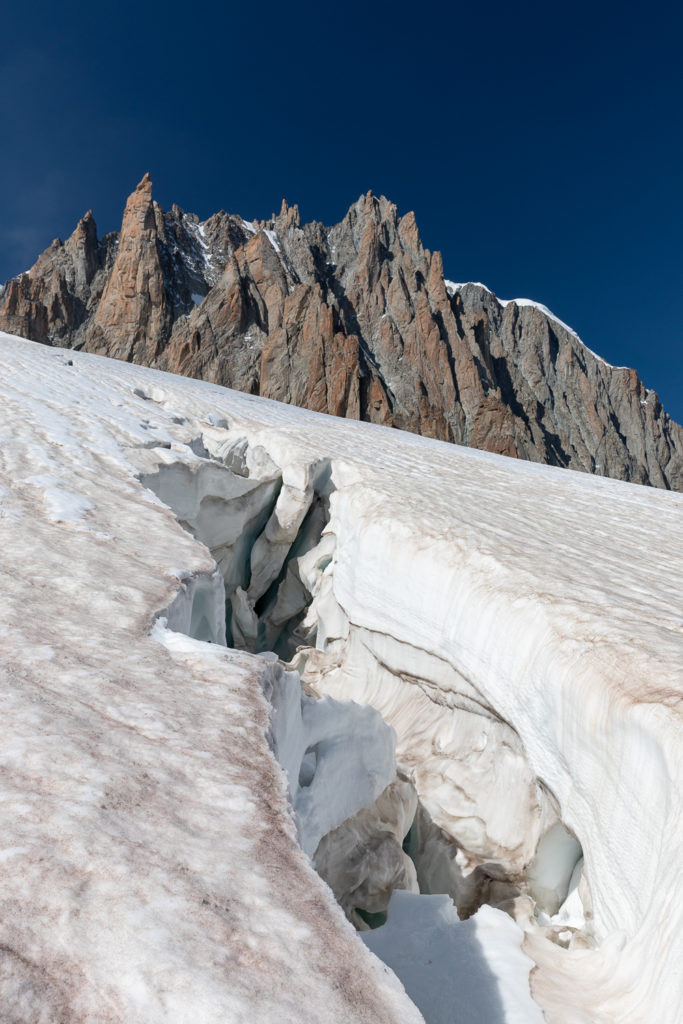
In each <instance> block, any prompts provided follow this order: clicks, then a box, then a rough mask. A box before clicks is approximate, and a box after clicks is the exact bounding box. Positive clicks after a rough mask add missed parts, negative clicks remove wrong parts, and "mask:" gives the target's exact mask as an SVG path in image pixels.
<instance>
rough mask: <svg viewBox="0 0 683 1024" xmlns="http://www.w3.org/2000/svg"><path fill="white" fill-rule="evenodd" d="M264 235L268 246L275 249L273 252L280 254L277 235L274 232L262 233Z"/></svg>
mask: <svg viewBox="0 0 683 1024" xmlns="http://www.w3.org/2000/svg"><path fill="white" fill-rule="evenodd" d="M264 234H265V236H266V238H267V239H268V241H269V242H270V244H271V245H272V247H273V249H275V252H277V253H280V252H282V250H281V249H280V243H279V242H278V240H277V235H276V234H275V232H274V231H268V230H266V231H264Z"/></svg>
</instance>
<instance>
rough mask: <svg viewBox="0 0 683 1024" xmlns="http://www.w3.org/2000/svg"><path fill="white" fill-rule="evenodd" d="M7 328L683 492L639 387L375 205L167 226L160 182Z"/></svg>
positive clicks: (76, 253)
mask: <svg viewBox="0 0 683 1024" xmlns="http://www.w3.org/2000/svg"><path fill="white" fill-rule="evenodd" d="M0 329H2V330H5V331H8V332H10V333H14V334H21V335H24V336H25V337H32V338H34V339H35V340H38V341H43V342H47V343H50V344H57V345H64V346H67V347H77V348H85V349H87V350H90V351H94V352H100V353H102V354H106V355H110V356H115V357H118V358H122V359H130V360H133V361H135V362H141V363H145V364H149V365H154V366H157V367H159V368H161V369H166V370H171V371H173V372H176V373H183V374H186V375H189V376H195V377H200V378H203V379H205V380H210V381H214V382H216V383H220V384H224V385H228V386H229V387H234V388H238V389H240V390H244V391H247V392H250V393H253V394H262V395H265V396H267V397H270V398H276V399H279V400H281V401H285V402H291V403H294V404H296V405H301V406H305V407H307V408H310V409H314V410H317V411H322V412H329V413H332V414H334V415H337V416H348V417H352V418H360V419H365V420H371V421H373V422H376V423H383V424H386V425H391V426H395V427H399V428H402V429H405V430H411V431H414V432H416V433H421V434H424V435H426V436H430V437H436V438H441V439H444V440H450V441H455V442H456V443H459V444H470V445H473V446H475V447H481V448H485V449H488V450H489V451H494V452H499V453H502V454H505V455H511V456H514V457H516V458H522V459H530V460H533V461H537V462H547V463H550V464H553V465H559V466H569V467H571V468H574V469H581V470H585V471H588V472H596V473H602V474H604V475H608V476H614V477H619V478H622V479H626V480H633V481H636V482H639V483H650V484H654V485H655V486H659V487H671V488H675V489H678V490H683V430H681V428H680V427H679V426H678V425H677V424H675V423H673V422H672V421H671V420H670V419H669V417H668V416H667V414H666V413H665V412H664V410H663V409H662V407H661V405H660V403H659V400H658V399H657V396H656V395H655V394H654V392H652V391H648V390H647V389H646V388H645V387H644V386H643V384H642V383H641V381H640V380H639V379H638V376H637V374H636V373H635V371H633V370H624V369H620V368H615V367H611V366H608V365H607V364H606V363H604V362H602V361H601V360H600V359H598V358H597V357H595V356H594V355H593V354H592V353H591V352H590V351H589V350H588V349H586V348H585V347H584V346H583V345H582V344H581V342H580V341H579V339H578V338H577V337H576V335H574V334H573V333H572V332H570V331H569V330H567V329H566V328H565V327H564V326H563V325H561V324H560V323H559V322H558V321H557V320H555V319H554V318H553V317H552V316H548V315H547V314H546V313H544V312H543V311H542V310H540V309H539V308H537V307H535V306H530V305H521V306H518V305H517V304H515V303H514V302H510V303H507V304H505V305H504V304H502V303H500V302H498V300H497V298H496V296H495V295H494V294H493V293H492V292H490V291H488V290H487V289H486V288H483V287H482V286H479V285H472V284H469V285H463V286H457V287H454V286H451V285H448V286H447V284H446V282H445V280H444V272H443V263H442V259H441V254H440V253H438V252H435V253H430V252H429V251H428V250H425V249H423V247H422V244H421V242H420V237H419V232H418V228H417V223H416V221H415V216H414V214H413V213H408V214H406V215H405V216H404V217H401V218H399V216H398V213H397V210H396V207H395V206H394V205H393V204H392V203H390V202H389V201H388V200H387V199H385V198H384V197H383V196H382V197H380V198H377V197H376V196H374V195H373V194H372V192H368V193H367V194H366V195H364V196H361V198H360V199H359V200H358V202H356V203H355V204H354V205H353V206H351V208H350V209H349V211H348V213H347V214H346V216H345V217H344V219H343V220H342V221H341V222H340V223H339V224H337V225H336V226H334V227H332V228H325V227H323V225H321V224H318V223H315V222H313V223H311V224H303V225H302V223H301V219H300V216H299V211H298V208H297V207H296V206H291V207H290V206H288V205H287V203H286V202H285V201H284V200H283V203H282V207H281V209H280V213H279V214H278V216H273V217H272V218H271V219H270V220H269V221H264V222H261V223H260V224H256V223H253V224H247V223H246V222H244V221H243V220H242V219H241V218H240V217H236V216H231V215H229V214H227V213H225V212H224V211H221V212H219V213H217V214H215V215H214V216H213V217H210V218H209V219H208V220H207V221H205V222H203V223H200V222H199V220H198V218H197V217H196V216H194V215H193V214H186V213H183V211H182V210H181V209H180V208H179V207H177V206H173V207H172V209H171V210H170V211H169V212H168V213H164V212H163V211H162V210H161V209H160V207H159V206H158V205H157V204H156V203H155V202H154V200H153V198H152V185H151V181H150V179H149V176H148V175H145V177H144V178H143V180H142V181H141V182H140V184H139V185H138V187H137V189H136V190H135V192H134V193H133V195H132V196H131V197H130V199H129V200H128V203H127V204H126V210H125V213H124V218H123V225H122V228H121V233H120V236H116V235H109V236H105V238H103V239H102V240H101V241H98V239H97V230H96V227H95V221H94V220H93V217H92V214H91V213H88V214H86V216H85V217H84V218H83V220H82V221H81V222H80V223H79V224H78V226H77V228H76V230H75V231H74V234H73V235H72V236H71V238H70V239H68V240H67V242H66V243H62V242H60V241H59V239H57V240H56V241H55V242H53V244H52V245H51V246H50V247H49V248H48V249H47V250H46V251H45V252H44V253H43V254H42V256H40V257H39V259H38V261H37V262H36V264H35V266H34V267H33V268H32V269H31V271H30V272H29V273H28V274H24V275H22V276H21V277H19V278H15V279H13V280H12V281H10V282H8V283H7V284H6V285H5V286H4V288H3V289H2V290H0Z"/></svg>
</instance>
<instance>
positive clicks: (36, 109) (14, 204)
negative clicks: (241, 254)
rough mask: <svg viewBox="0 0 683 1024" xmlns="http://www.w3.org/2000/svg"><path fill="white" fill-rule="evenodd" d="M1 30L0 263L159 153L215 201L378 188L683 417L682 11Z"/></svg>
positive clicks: (448, 256) (90, 23) (325, 9)
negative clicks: (633, 374) (630, 370)
mask: <svg viewBox="0 0 683 1024" xmlns="http://www.w3.org/2000/svg"><path fill="white" fill-rule="evenodd" d="M676 7H678V9H677V10H676V9H675V8H676ZM0 32H1V33H2V51H3V56H2V61H1V62H0V95H1V96H2V110H1V112H0V132H1V135H0V138H1V139H2V157H1V158H0V280H5V279H6V278H7V277H10V276H12V275H13V274H15V273H18V272H20V271H22V270H24V269H26V268H27V267H28V266H29V265H30V264H31V263H32V262H33V260H34V258H35V256H36V255H37V254H38V252H39V251H41V250H42V249H43V248H45V246H47V245H48V244H49V243H50V241H51V240H52V238H54V237H55V236H60V237H65V236H66V235H68V234H69V233H70V232H71V231H72V230H73V227H74V226H75V223H76V221H77V219H78V217H79V216H81V215H82V214H83V213H84V212H85V210H87V209H88V208H89V207H92V209H93V210H94V212H95V217H96V220H97V224H98V228H99V229H100V233H103V232H104V231H109V230H112V229H115V228H118V227H119V224H120V219H121V212H122V208H123V204H124V202H125V198H126V196H127V194H128V193H129V192H130V191H131V190H132V189H133V188H134V186H135V185H136V184H137V182H138V181H139V179H140V178H141V177H142V175H143V173H144V172H145V171H146V170H149V171H150V172H151V174H152V177H153V179H154V184H155V195H156V198H157V199H158V200H159V201H160V202H161V203H162V205H163V206H165V207H168V206H169V205H170V204H171V203H172V202H177V203H179V205H180V206H182V207H183V208H184V209H186V210H193V211H195V212H197V213H199V214H200V215H201V216H202V217H206V216H208V215H209V214H211V213H213V212H214V211H215V210H217V209H220V208H224V209H227V210H228V211H230V212H234V213H240V214H242V215H243V216H245V217H247V218H253V217H259V218H261V217H266V216H269V215H270V213H271V211H273V210H277V209H279V204H280V200H281V198H282V197H283V196H285V197H286V198H287V199H288V200H289V201H290V202H298V203H299V206H300V208H301V212H302V215H303V216H304V217H305V218H306V219H317V220H322V221H323V222H325V223H328V224H329V223H334V222H336V221H337V220H339V219H340V218H341V217H342V216H343V214H344V213H345V211H346V209H347V208H348V206H349V205H350V204H351V203H352V202H353V201H354V200H355V199H356V198H357V197H358V195H360V194H361V193H362V192H366V191H367V190H368V189H369V188H371V189H372V190H373V191H374V192H376V193H377V194H381V193H383V194H385V195H387V196H388V197H389V198H390V199H392V200H393V202H395V203H396V204H397V206H398V208H399V211H400V212H401V213H405V212H407V211H408V210H410V209H413V210H415V212H416V215H417V221H418V225H419V227H420V231H421V234H422V239H423V241H424V243H425V245H427V246H428V247H429V248H431V249H441V251H442V252H443V256H444V265H445V269H446V276H447V277H449V278H451V279H452V280H456V281H465V280H475V281H483V282H484V283H485V284H487V285H488V286H489V287H491V288H493V290H494V291H495V292H496V293H497V294H498V295H500V296H501V297H503V298H511V297H513V296H524V297H529V298H534V299H537V300H538V301H540V302H544V303H545V304H546V305H547V306H549V307H550V308H551V309H552V310H553V311H554V312H555V313H556V314H557V315H558V316H559V317H561V319H563V320H565V321H566V322H567V323H569V324H570V325H571V326H573V327H574V328H575V329H576V330H577V331H578V333H579V334H580V335H581V336H582V338H583V339H584V341H585V342H586V344H587V345H589V346H590V347H591V348H593V349H594V350H596V351H597V352H599V353H600V354H601V355H603V356H604V357H605V358H606V359H607V360H608V361H610V362H613V363H617V364H627V365H631V366H635V367H636V368H637V369H638V371H639V373H640V374H641V376H642V377H643V379H644V381H645V383H646V384H647V385H648V386H649V387H653V388H655V389H656V390H657V391H658V392H659V395H660V397H661V399H662V401H663V402H664V405H665V407H666V408H667V409H668V411H669V412H670V413H671V415H673V416H674V417H675V418H676V419H678V420H679V422H681V421H683V327H682V325H681V313H680V309H681V298H682V296H683V287H682V286H683V250H682V246H681V237H682V230H681V229H682V227H683V183H682V181H681V164H682V162H683V133H682V131H681V127H682V125H681V120H682V117H681V111H682V110H683V84H682V79H681V51H682V43H683V12H682V9H681V8H680V6H679V5H673V4H668V5H664V4H660V3H657V2H655V3H650V4H647V5H643V6H640V5H639V6H638V7H637V8H636V6H635V5H630V6H629V5H628V4H627V5H623V4H619V5H617V4H614V3H613V4H603V3H599V2H597V3H591V4H584V3H578V4H577V3H574V4H571V5H556V4H550V3H548V2H547V0H546V2H544V3H542V4H540V3H539V4H536V3H531V4H526V5H523V6H517V5H513V4H502V3H498V2H493V3H489V4H488V5H485V4H481V3H479V4H474V3H472V2H471V0H469V2H468V3H466V4H463V3H459V2H454V3H453V2H442V3H434V2H431V0H423V2H421V3H414V2H413V3H410V4H408V3H403V2H401V0H396V2H394V3H385V2H380V0H375V2H368V3H358V2H356V0H351V2H346V3H336V4H334V5H330V6H326V5H322V4H320V3H309V2H306V3H296V2H295V3H289V4H283V3H277V4H276V3H271V2H270V0H264V2H261V3H254V2H249V0H240V2H239V3H234V2H230V0H228V2H223V3H220V4H218V3H214V2H212V0H208V2H207V0H205V2H203V3H196V4H194V5H192V4H184V5H182V6H180V5H174V4H169V3H165V4H163V5H162V4H159V3H156V2H154V0H151V2H148V3H146V4H143V3H135V4H133V3H129V2H127V0H117V3H115V4H111V5H110V4H107V5H104V4H94V3H92V2H91V3H88V4H83V3H69V2H63V3H60V4H55V3H54V2H51V3H49V4H48V3H43V2H38V3H31V2H30V0H29V2H26V3H24V4H23V5H19V4H12V5H9V4H7V5H4V6H3V12H2V19H1V22H0Z"/></svg>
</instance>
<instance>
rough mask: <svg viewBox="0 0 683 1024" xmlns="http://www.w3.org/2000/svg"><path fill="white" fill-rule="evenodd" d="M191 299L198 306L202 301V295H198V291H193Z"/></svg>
mask: <svg viewBox="0 0 683 1024" xmlns="http://www.w3.org/2000/svg"><path fill="white" fill-rule="evenodd" d="M192 301H193V302H194V304H195V306H198V305H199V304H200V303H201V302H203V301H204V296H203V295H200V294H199V293H198V292H193V293H192Z"/></svg>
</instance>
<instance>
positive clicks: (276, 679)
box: [139, 422, 593, 1024]
mask: <svg viewBox="0 0 683 1024" xmlns="http://www.w3.org/2000/svg"><path fill="white" fill-rule="evenodd" d="M139 462H140V465H139V469H140V479H141V481H142V483H143V484H144V485H145V486H147V487H148V488H150V489H151V490H152V491H154V493H155V494H156V495H157V496H158V498H159V499H160V500H161V501H162V502H163V503H164V504H165V505H167V506H169V507H170V508H171V509H172V510H173V511H174V513H175V515H176V517H177V519H178V521H179V524H180V525H181V527H183V528H184V529H185V530H187V531H189V532H190V533H191V534H192V535H193V536H194V537H195V538H196V539H197V540H198V541H200V542H201V543H202V544H204V545H205V546H206V547H207V548H208V549H209V550H210V552H211V554H212V556H213V559H214V560H215V566H216V567H215V569H214V570H213V572H211V573H209V574H205V575H202V576H188V578H186V579H184V580H183V581H182V584H181V589H180V591H179V593H178V595H177V597H176V599H175V600H174V602H173V604H172V605H171V606H170V607H169V608H168V609H167V610H166V611H165V612H164V616H165V617H166V619H167V625H168V628H170V629H172V630H175V631H178V632H183V633H187V634H188V635H191V636H193V637H194V638H195V639H199V640H203V641H209V642H213V643H221V644H223V643H226V644H227V645H228V646H233V647H236V648H239V649H241V650H245V651H248V652H251V653H253V654H259V655H262V656H263V657H264V658H265V659H267V660H268V661H270V662H272V664H271V665H270V666H269V671H267V672H265V673H264V686H265V688H266V695H267V697H268V699H269V701H270V703H271V707H272V715H271V732H270V742H271V746H272V748H273V751H274V753H275V755H276V757H277V759H278V761H279V763H280V764H281V766H282V768H283V769H284V771H285V772H286V775H287V779H288V786H289V792H290V798H291V803H292V808H293V811H294V814H295V817H296V821H297V827H298V832H299V838H300V843H301V846H302V848H303V849H304V851H305V852H306V853H307V854H308V855H309V856H310V858H311V860H312V862H313V864H314V866H315V868H316V869H317V871H318V872H319V874H320V875H321V876H322V877H323V878H324V879H325V881H327V883H328V884H329V886H330V887H331V889H332V891H333V892H334V895H335V897H336V899H337V901H338V902H339V904H340V906H341V907H342V909H343V910H344V913H345V914H346V916H347V917H348V919H349V920H350V921H351V922H352V923H353V924H354V925H355V926H356V928H357V929H358V930H359V931H361V932H362V933H363V937H364V938H365V940H366V942H367V944H368V945H369V946H370V948H371V949H373V951H374V952H376V953H377V955H379V956H380V958H382V959H384V960H385V961H386V962H387V963H388V964H389V966H391V967H392V968H393V969H394V970H395V971H396V973H397V974H398V975H399V977H400V978H401V980H402V981H403V983H404V986H405V987H406V989H407V991H408V994H409V995H410V996H411V998H413V1000H414V1001H415V1002H416V1004H417V1005H418V1007H419V1008H420V1010H421V1011H422V1013H423V1015H424V1016H425V1019H426V1020H427V1021H428V1022H430V1024H441V1022H444V1024H445V1022H446V1021H451V1020H453V1019H454V1017H453V1005H454V1004H453V999H454V998H455V999H457V1000H459V1001H460V1006H461V1010H462V1017H461V1018H460V1017H456V1018H455V1019H462V1020H472V1021H476V1020H482V1021H483V1020H486V1021H487V1022H488V1021H490V1022H492V1024H495V1021H497V1020H500V1021H503V1020H508V1019H510V1020H512V1019H520V1020H522V1019H524V1020H536V1019H537V1020H541V1019H542V1016H541V1014H540V1010H539V1009H538V1007H537V1006H536V1004H535V1003H533V1002H532V1001H531V998H530V995H529V970H530V968H531V967H532V966H533V965H532V962H531V961H530V960H529V958H528V957H526V956H525V955H524V953H523V952H522V951H521V949H520V947H521V944H522V939H523V932H522V931H521V930H520V928H519V927H518V926H517V924H515V923H514V922H515V921H517V922H519V924H521V925H523V926H524V927H525V929H526V930H528V929H533V930H534V931H535V932H537V933H538V934H540V935H541V936H542V937H543V938H544V939H546V940H548V941H550V942H552V943H554V944H555V945H556V946H557V947H566V948H569V949H574V950H575V949H582V948H587V947H590V946H591V945H592V943H593V937H592V930H591V900H590V892H589V888H588V882H587V877H586V871H585V870H584V863H583V854H582V849H581V845H580V842H579V840H578V838H577V837H576V836H574V835H573V834H572V833H571V832H570V830H569V829H568V828H567V827H566V825H565V824H564V823H563V821H562V820H561V815H560V810H559V806H558V802H557V800H556V799H555V797H554V795H553V794H552V793H551V792H550V790H549V789H548V788H547V787H546V786H545V785H544V784H543V782H542V781H541V780H539V779H538V778H536V776H535V775H534V773H533V771H532V769H531V767H530V765H529V763H528V760H527V758H526V756H525V751H524V747H523V744H522V742H521V740H520V738H519V736H518V735H517V733H516V732H515V730H514V729H513V728H512V726H511V725H510V724H509V723H508V722H506V721H505V719H504V718H503V717H502V716H501V715H500V714H498V713H497V711H496V709H495V708H493V707H491V706H490V704H489V702H488V701H487V700H486V699H485V697H484V696H483V694H482V692H481V691H480V690H479V689H478V688H477V687H476V686H475V685H474V684H473V683H472V682H471V681H470V680H469V679H468V678H467V677H466V675H465V674H463V672H461V671H460V670H459V668H458V667H457V666H456V665H454V664H452V663H450V662H449V660H448V658H445V657H444V656H443V655H442V653H441V652H435V651H433V650H431V651H430V650H427V649H425V648H424V647H423V646H420V645H419V644H417V643H416V642H415V640H414V637H413V635H412V632H411V628H410V619H409V617H405V616H404V617H403V618H402V619H401V618H400V617H399V616H398V615H397V616H395V618H394V623H395V628H394V629H392V631H391V632H382V631H379V630H378V629H377V628H376V624H375V623H374V622H373V621H372V617H371V616H370V617H369V618H368V620H367V621H364V620H363V616H362V614H359V613H358V609H359V608H360V609H361V610H362V607H363V600H362V594H363V589H364V588H366V587H370V588H377V587H381V586H382V579H381V570H382V557H386V558H389V557H392V554H394V552H393V551H392V549H391V548H390V547H387V548H386V550H385V551H382V543H381V541H380V542H378V545H377V559H376V561H375V565H373V566H372V567H370V572H371V574H372V575H371V576H370V577H368V575H367V572H366V571H365V570H366V567H364V566H363V565H359V564H357V563H356V564H355V566H354V568H353V571H350V570H349V565H351V564H353V557H352V554H353V553H352V550H351V549H352V548H353V545H354V535H355V534H356V533H357V531H358V530H360V529H362V528H363V524H362V523H360V521H359V517H358V515H357V509H358V505H357V501H358V494H357V490H358V488H357V487H356V486H355V485H354V481H353V476H352V474H350V475H349V472H348V467H345V466H344V465H341V464H339V463H335V461H334V460H330V459H323V460H319V461H317V462H315V463H311V464H286V465H280V464H278V462H277V461H276V460H275V458H273V457H272V456H271V454H269V452H268V451H267V450H266V449H265V447H264V446H263V445H262V444H258V443H253V442H252V441H251V440H250V439H249V438H248V437H246V436H244V435H241V434H240V433H239V432H235V431H231V430H230V429H229V426H228V424H227V423H225V422H223V423H221V424H220V425H217V426H207V427H206V429H205V430H204V431H203V433H202V435H201V437H199V438H197V439H196V440H195V441H194V442H193V443H192V445H191V446H187V447H186V448H185V449H184V450H183V451H182V452H178V451H177V450H163V449H154V450H147V451H143V452H140V453H139ZM342 549H343V553H344V563H345V572H344V579H343V580H338V578H337V573H338V566H339V556H340V554H341V553H342ZM377 567H379V571H378V572H377V571H376V569H377ZM337 584H338V585H337ZM349 590H352V591H353V594H352V597H353V600H346V598H347V596H348V594H349ZM410 600H412V602H413V603H414V606H415V609H416V611H417V609H419V607H420V603H421V602H420V595H419V593H418V594H413V595H411V596H410ZM403 603H404V604H405V596H404V598H403ZM349 607H352V609H353V614H352V615H349V614H348V611H347V609H348V608H349ZM468 1007H469V1009H468ZM467 1014H469V1016H468V1015H467ZM515 1014H517V1016H515Z"/></svg>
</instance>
